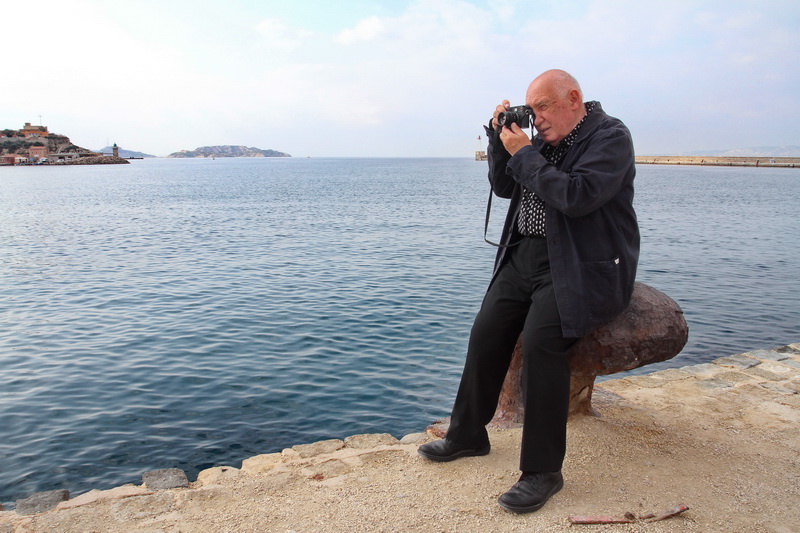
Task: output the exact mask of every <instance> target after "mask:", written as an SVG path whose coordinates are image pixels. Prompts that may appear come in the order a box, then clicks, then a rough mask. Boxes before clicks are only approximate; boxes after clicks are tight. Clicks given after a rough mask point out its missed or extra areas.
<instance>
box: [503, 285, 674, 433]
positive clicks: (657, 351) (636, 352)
mask: <svg viewBox="0 0 800 533" xmlns="http://www.w3.org/2000/svg"><path fill="white" fill-rule="evenodd" d="M688 338H689V327H688V326H687V324H686V319H685V318H684V316H683V310H681V308H680V306H679V305H678V304H677V303H675V301H673V300H672V299H671V298H670V297H669V296H667V295H666V294H664V293H663V292H660V291H658V290H656V289H654V288H652V287H650V286H648V285H645V284H643V283H636V284H635V285H634V288H633V296H632V297H631V303H630V305H629V306H628V308H627V309H626V310H625V311H624V312H622V313H621V314H620V315H619V316H617V317H616V318H615V319H614V320H612V321H611V322H609V323H608V324H606V325H605V326H603V327H601V328H599V329H597V330H595V331H594V332H592V333H591V334H590V335H589V336H587V337H585V338H583V339H581V340H580V341H578V343H577V344H576V345H575V346H574V347H573V348H572V350H571V352H570V371H571V380H570V406H569V408H570V414H591V413H592V407H591V400H592V390H593V388H594V380H595V377H596V376H602V375H607V374H614V373H616V372H622V371H625V370H631V369H634V368H638V367H640V366H644V365H649V364H651V363H657V362H660V361H666V360H668V359H672V358H673V357H675V356H676V355H678V353H680V351H681V350H682V349H683V347H684V346H685V345H686V341H687V339H688ZM521 349H522V343H521V341H517V346H516V348H515V349H514V355H513V357H512V360H511V366H510V367H509V370H508V374H507V375H506V381H505V383H504V384H503V390H502V392H501V393H500V401H499V402H498V404H497V412H496V413H495V416H494V419H492V424H495V425H499V426H506V425H510V424H517V423H521V422H522V415H523V412H524V410H525V409H524V405H523V403H522V387H521V382H520V376H521V372H522V355H521V354H522V351H521Z"/></svg>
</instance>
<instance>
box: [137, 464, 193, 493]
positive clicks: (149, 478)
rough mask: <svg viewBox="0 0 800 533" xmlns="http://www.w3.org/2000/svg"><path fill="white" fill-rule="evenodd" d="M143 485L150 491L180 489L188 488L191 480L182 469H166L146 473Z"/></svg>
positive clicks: (143, 477)
mask: <svg viewBox="0 0 800 533" xmlns="http://www.w3.org/2000/svg"><path fill="white" fill-rule="evenodd" d="M142 483H144V486H145V487H147V488H148V489H150V490H166V489H178V488H185V487H188V486H189V479H188V478H187V477H186V472H184V471H183V470H181V469H180V468H164V469H162V470H153V471H150V472H145V473H144V474H143V475H142Z"/></svg>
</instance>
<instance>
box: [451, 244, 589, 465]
mask: <svg viewBox="0 0 800 533" xmlns="http://www.w3.org/2000/svg"><path fill="white" fill-rule="evenodd" d="M510 252H511V253H510V258H509V259H507V260H506V262H505V263H504V265H503V266H502V267H501V270H500V272H498V274H497V276H496V278H495V279H494V281H493V282H492V284H491V286H490V287H489V290H488V291H487V293H486V296H485V297H484V300H483V304H482V306H481V309H480V311H479V312H478V315H477V316H476V317H475V322H474V324H473V326H472V331H471V333H470V339H469V347H468V351H467V359H466V363H465V365H464V372H463V374H462V376H461V384H460V386H459V389H458V393H457V395H456V400H455V404H454V405H453V411H452V414H451V416H450V428H449V430H448V432H447V438H448V439H450V440H452V441H455V442H458V443H463V444H467V445H475V446H481V445H484V444H486V443H487V442H488V434H487V432H486V427H485V426H486V424H488V423H489V421H490V420H491V419H492V417H493V416H494V412H495V409H496V407H497V401H498V399H499V396H500V390H501V388H502V386H503V380H504V379H505V375H506V372H507V371H508V366H509V363H510V362H511V356H512V353H513V350H514V346H515V344H516V342H517V337H518V336H519V334H520V332H522V334H523V337H522V347H523V354H522V356H523V373H522V380H523V390H524V395H525V398H524V404H525V419H524V426H523V430H522V452H521V454H520V470H522V471H523V472H554V471H556V470H560V469H561V464H562V463H563V461H564V455H565V453H566V441H567V413H568V409H569V376H570V374H569V360H568V358H567V352H568V351H569V349H570V348H571V347H572V345H573V344H574V343H575V342H576V341H577V340H578V339H576V338H564V337H563V336H562V335H561V317H560V315H559V313H558V306H557V305H556V298H555V292H554V290H553V280H552V277H551V275H550V262H549V259H548V254H547V241H546V239H545V238H543V237H527V238H525V239H524V240H523V241H522V242H521V243H520V244H518V245H517V246H515V247H514V248H513V249H512V250H510Z"/></svg>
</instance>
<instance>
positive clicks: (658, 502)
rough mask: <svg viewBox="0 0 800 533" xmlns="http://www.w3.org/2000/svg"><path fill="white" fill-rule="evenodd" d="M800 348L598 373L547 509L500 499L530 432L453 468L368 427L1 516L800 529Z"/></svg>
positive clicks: (220, 527) (161, 523) (189, 522)
mask: <svg viewBox="0 0 800 533" xmlns="http://www.w3.org/2000/svg"><path fill="white" fill-rule="evenodd" d="M799 393H800V343H795V344H791V345H788V346H783V347H780V348H775V349H771V350H754V351H751V352H746V353H743V354H738V355H731V356H727V357H721V358H719V359H716V360H715V361H714V362H713V363H705V364H700V365H694V366H688V367H683V368H679V369H668V370H661V371H657V372H652V373H650V374H646V375H641V376H631V377H622V378H617V379H610V380H607V381H604V382H602V383H599V384H598V385H597V386H596V389H595V393H594V397H593V398H594V401H593V406H594V408H595V410H596V412H597V416H579V417H575V418H573V419H571V420H570V423H569V427H568V454H567V459H566V462H565V465H564V475H565V479H566V485H565V488H564V490H562V491H561V492H560V493H558V494H557V495H555V496H554V497H553V498H552V500H551V501H550V502H548V504H547V505H546V506H545V507H544V508H543V509H542V510H540V511H538V512H537V513H533V514H531V515H514V514H511V513H508V512H506V511H504V510H503V509H501V508H500V507H499V506H498V505H497V504H496V501H495V500H496V498H497V497H498V496H499V495H500V494H501V493H502V492H504V491H505V490H507V489H508V487H510V486H511V485H512V484H513V483H514V481H516V477H517V476H518V471H517V454H518V450H519V438H520V430H519V429H518V428H513V429H497V428H492V429H491V431H490V433H491V439H492V445H493V447H492V453H491V454H490V455H488V456H486V457H474V458H473V457H471V458H466V459H462V460H459V461H456V462H454V463H442V464H438V463H436V464H435V463H430V462H427V461H425V460H423V459H422V458H420V457H419V456H418V455H417V454H416V448H417V447H418V446H419V444H421V443H423V442H426V441H427V440H429V439H431V438H432V437H430V435H428V434H426V433H416V434H412V435H407V436H406V437H404V438H403V439H401V440H397V439H395V438H394V437H392V436H389V435H385V434H375V435H356V436H352V437H348V438H347V439H344V440H331V441H323V442H318V443H311V444H304V445H298V446H293V447H292V448H289V449H286V450H283V451H282V452H280V453H272V454H265V455H259V456H255V457H251V458H248V459H245V460H244V461H243V464H242V465H241V468H236V467H233V466H218V467H215V468H210V469H207V470H204V471H202V472H201V473H200V474H199V476H198V479H197V480H196V481H194V482H192V483H189V484H188V486H187V487H185V488H174V489H165V490H158V489H156V488H154V487H152V486H150V487H148V486H146V485H144V484H143V485H141V486H137V485H125V486H122V487H117V488H115V489H111V490H107V491H90V492H88V493H86V494H83V495H80V496H77V497H75V498H72V499H70V500H67V501H63V502H61V503H60V504H58V507H57V508H56V509H53V510H49V511H46V512H41V513H36V514H31V515H21V514H19V513H17V512H16V511H2V512H0V533H12V532H13V533H22V532H25V533H35V532H44V531H60V532H64V533H69V532H73V531H74V532H78V531H80V532H84V531H109V532H114V531H120V532H122V531H125V532H128V531H141V532H144V531H148V532H155V531H162V532H167V531H181V532H195V531H196V532H200V531H231V532H234V531H235V532H248V531H253V532H255V531H280V532H286V531H429V530H437V531H516V530H520V531H522V530H524V531H531V530H533V531H575V529H574V528H576V527H577V528H579V530H580V531H587V532H594V531H648V532H653V531H655V532H662V531H663V532H666V531H698V532H699V531H703V532H707V531H738V532H762V531H774V532H789V531H796V529H794V528H795V527H796V525H797V524H798V523H800V509H798V508H797V505H796V501H797V497H798V492H800V488H798V487H800V484H798V480H800V461H798V459H797V458H798V456H799V455H800V434H798V432H797V427H798V423H799V422H800V394H799ZM678 504H685V505H687V506H688V507H689V511H687V512H685V513H683V514H681V515H679V516H677V517H674V518H670V519H667V520H664V521H661V522H646V521H636V522H635V523H631V524H624V525H581V526H571V525H570V523H569V520H568V516H571V515H612V516H619V515H624V513H625V512H633V513H647V512H655V513H658V512H661V511H663V510H665V509H668V508H670V507H672V506H674V505H678Z"/></svg>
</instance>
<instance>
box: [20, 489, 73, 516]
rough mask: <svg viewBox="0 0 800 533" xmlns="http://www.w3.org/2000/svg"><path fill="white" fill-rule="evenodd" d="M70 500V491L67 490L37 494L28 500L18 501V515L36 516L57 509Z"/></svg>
mask: <svg viewBox="0 0 800 533" xmlns="http://www.w3.org/2000/svg"><path fill="white" fill-rule="evenodd" d="M67 500H69V491H68V490H66V489H60V490H48V491H45V492H36V493H34V494H31V495H30V496H28V497H27V498H24V499H21V500H17V513H19V514H25V515H28V514H36V513H43V512H45V511H49V510H50V509H55V508H56V506H57V505H58V504H59V503H61V502H65V501H67Z"/></svg>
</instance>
